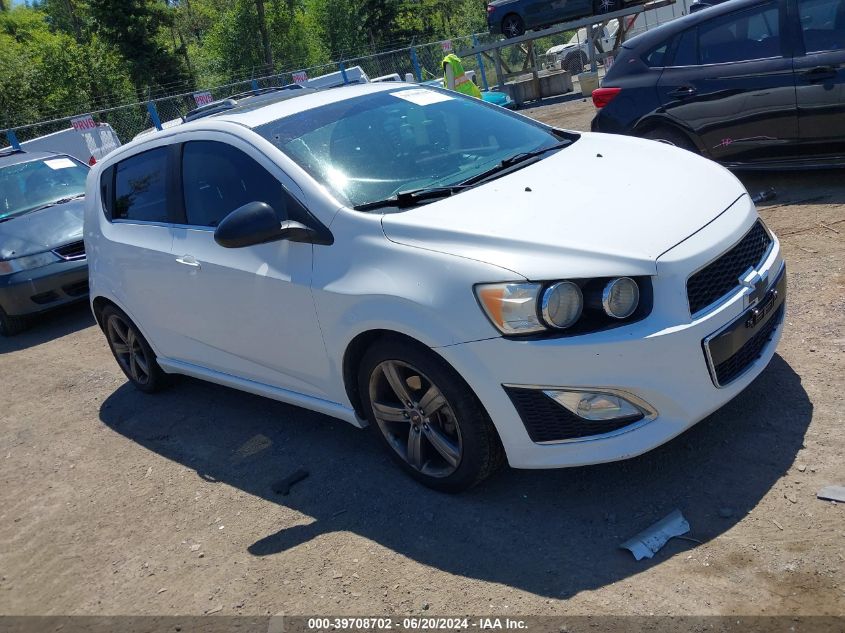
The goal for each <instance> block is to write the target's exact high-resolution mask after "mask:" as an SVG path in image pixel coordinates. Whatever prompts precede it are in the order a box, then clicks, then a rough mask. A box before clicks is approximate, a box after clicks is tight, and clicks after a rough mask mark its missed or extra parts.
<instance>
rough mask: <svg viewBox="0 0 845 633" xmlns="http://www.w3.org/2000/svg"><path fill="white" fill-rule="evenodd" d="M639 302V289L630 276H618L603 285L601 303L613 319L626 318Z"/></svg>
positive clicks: (632, 312)
mask: <svg viewBox="0 0 845 633" xmlns="http://www.w3.org/2000/svg"><path fill="white" fill-rule="evenodd" d="M639 302H640V289H639V287H638V286H637V282H636V281H634V280H633V279H631V278H630V277H619V278H618V279H614V280H613V281H611V282H610V283H608V284H607V285H606V286H605V287H604V291H603V292H602V295H601V305H602V307H603V308H604V311H605V313H606V314H607V315H608V316H611V317H613V318H614V319H627V318H628V317H629V316H631V315H632V314H634V310H636V309H637V305H638V304H639Z"/></svg>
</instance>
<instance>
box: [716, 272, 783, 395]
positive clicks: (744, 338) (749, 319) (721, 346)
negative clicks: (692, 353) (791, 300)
mask: <svg viewBox="0 0 845 633" xmlns="http://www.w3.org/2000/svg"><path fill="white" fill-rule="evenodd" d="M784 301H786V267H785V266H784V268H783V269H781V272H780V274H778V276H777V279H775V281H774V283H772V285H771V286H769V288H768V290H766V292H765V293H764V294H763V297H762V299H760V301H759V302H757V304H755V305H754V306H752V307H750V308H748V309H747V310H746V311H745V312H743V313H742V314H741V315H740V316H739V317H738V318H736V319H734V320H733V321H731V322H730V323H729V324H728V325H726V326H725V327H723V328H722V329H721V330H719V331H717V332H714V333H713V334H711V335H710V336H708V337H707V338H706V339H704V341H702V345H703V347H704V354H705V356H706V357H707V364H708V366H709V368H710V373H711V375H712V376H713V381H714V383H716V386H717V387H721V386H723V385H720V384H719V381H718V379H717V377H716V373H715V368H716V367H718V366H719V365H720V364H721V363H723V362H724V361H726V360H728V359H730V358H731V357H732V356H733V355H734V354H736V353H737V352H738V351H739V350H740V349H741V348H742V346H743V345H745V344H746V343H747V342H748V341H749V340H750V339H751V338H752V337H753V336H754V335H755V334H757V333H758V332H759V331H760V330H761V329H762V328H763V327H764V326H765V325H766V323H768V322H769V320H771V319H772V318H774V317H775V315H776V314H777V313H778V311H779V308H780V307H781V305H783V302H784Z"/></svg>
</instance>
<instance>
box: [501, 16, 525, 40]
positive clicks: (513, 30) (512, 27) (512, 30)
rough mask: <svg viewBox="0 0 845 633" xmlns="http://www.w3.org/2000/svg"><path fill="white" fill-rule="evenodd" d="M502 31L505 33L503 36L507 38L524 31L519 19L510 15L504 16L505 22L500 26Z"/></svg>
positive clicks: (517, 35) (516, 35)
mask: <svg viewBox="0 0 845 633" xmlns="http://www.w3.org/2000/svg"><path fill="white" fill-rule="evenodd" d="M502 31H503V32H504V33H505V36H506V37H508V38H511V37H519V36H520V35H522V34H523V33H524V29H523V28H522V24H521V21H520V19H519V18H518V17H516V16H510V17H507V18H505V23H504V25H503V26H502Z"/></svg>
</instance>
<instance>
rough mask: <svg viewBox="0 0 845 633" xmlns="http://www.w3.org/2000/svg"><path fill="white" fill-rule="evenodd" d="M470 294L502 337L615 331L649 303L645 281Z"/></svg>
mask: <svg viewBox="0 0 845 633" xmlns="http://www.w3.org/2000/svg"><path fill="white" fill-rule="evenodd" d="M475 294H476V296H477V297H478V302H479V304H480V305H481V307H482V308H483V310H484V313H485V314H486V315H487V318H488V319H490V322H491V323H493V325H494V326H496V329H498V330H499V331H500V332H501V333H502V334H505V335H507V336H521V335H528V334H536V333H538V332H548V331H549V330H551V331H555V332H557V333H558V336H567V335H576V334H585V333H587V332H595V331H598V330H603V329H608V328H612V327H617V326H619V325H623V324H624V323H628V322H632V321H636V320H639V319H642V318H644V317H645V316H646V315H647V314H648V313H649V312H650V311H651V302H652V298H651V297H652V293H651V280H650V279H649V278H648V277H637V278H634V279H632V278H631V277H595V278H592V279H569V280H564V281H550V282H543V283H538V282H513V283H497V284H479V285H477V286H476V287H475ZM641 296H642V298H643V301H642V302H641V301H640V298H641ZM641 303H642V305H641Z"/></svg>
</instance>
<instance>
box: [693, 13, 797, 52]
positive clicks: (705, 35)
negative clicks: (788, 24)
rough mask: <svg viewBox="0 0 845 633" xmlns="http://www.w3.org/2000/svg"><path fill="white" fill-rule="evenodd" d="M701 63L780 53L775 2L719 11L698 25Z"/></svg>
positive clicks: (777, 15) (777, 14)
mask: <svg viewBox="0 0 845 633" xmlns="http://www.w3.org/2000/svg"><path fill="white" fill-rule="evenodd" d="M698 51H699V57H700V60H701V63H702V64H724V63H728V62H741V61H749V60H754V59H768V58H770V57H779V56H780V55H781V46H780V29H779V9H778V5H777V4H776V3H774V2H769V3H766V4H763V5H760V6H756V7H752V8H750V9H745V10H743V11H737V12H735V13H730V14H728V15H721V16H719V17H717V18H713V19H712V20H709V21H707V22H703V23H702V24H700V25H699V27H698Z"/></svg>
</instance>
